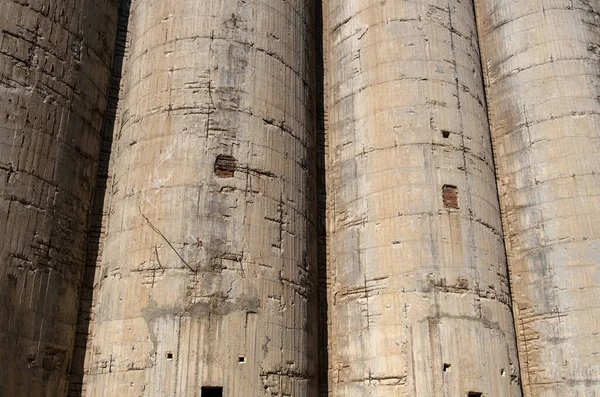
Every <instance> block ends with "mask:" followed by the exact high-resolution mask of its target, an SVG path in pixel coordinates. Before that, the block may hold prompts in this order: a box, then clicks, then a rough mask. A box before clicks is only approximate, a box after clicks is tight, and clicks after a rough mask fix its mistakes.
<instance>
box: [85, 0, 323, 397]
mask: <svg viewBox="0 0 600 397" xmlns="http://www.w3.org/2000/svg"><path fill="white" fill-rule="evenodd" d="M312 8H313V4H312V1H308V0H295V1H283V2H282V1H279V0H267V1H251V0H247V1H237V0H235V1H234V0H231V1H229V0H228V1H221V0H210V1H197V0H183V1H177V2H173V1H168V0H138V1H135V2H134V3H133V4H132V7H131V10H130V11H131V16H130V21H129V30H130V38H129V40H130V47H129V48H130V52H129V54H128V55H127V61H126V64H125V73H124V75H123V80H122V82H123V92H122V98H121V103H120V114H119V115H118V117H117V123H116V128H115V131H114V134H115V135H114V143H113V148H112V158H111V172H110V173H111V179H110V181H111V182H110V185H109V189H110V191H109V192H108V195H107V204H106V206H107V223H106V230H105V233H106V235H105V238H104V240H103V241H102V242H101V244H102V261H101V262H100V263H99V266H98V272H97V275H96V288H95V293H94V301H93V307H92V324H91V328H90V342H89V345H88V352H87V358H86V376H85V379H84V394H85V395H88V396H95V397H98V396H116V395H119V396H166V395H169V396H200V395H201V394H202V393H201V387H202V386H220V387H223V392H224V395H226V396H242V395H251V396H285V395H287V396H312V395H314V392H316V381H315V379H314V376H315V364H316V349H315V348H316V345H315V339H316V332H315V325H316V314H317V311H316V307H315V301H314V296H315V289H316V285H315V278H316V249H315V248H316V247H315V245H314V242H315V241H316V237H315V224H314V214H315V212H316V211H315V202H316V200H315V166H314V164H315V123H314V120H315V116H314V114H315V101H314V97H315V92H314V88H315V84H314V80H315V79H314V71H313V70H314V69H313V67H314V48H313V41H314V38H313V36H312V31H311V30H312V27H313V25H312V24H313V9H312Z"/></svg>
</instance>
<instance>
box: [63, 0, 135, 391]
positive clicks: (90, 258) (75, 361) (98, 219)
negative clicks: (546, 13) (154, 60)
mask: <svg viewBox="0 0 600 397" xmlns="http://www.w3.org/2000/svg"><path fill="white" fill-rule="evenodd" d="M131 1H132V0H121V1H120V2H119V14H118V15H119V16H118V18H119V20H118V24H117V32H116V40H115V50H114V55H113V64H112V73H111V77H110V83H109V87H108V93H107V104H106V111H105V115H104V123H103V125H102V142H101V147H100V157H99V162H98V171H97V175H96V185H95V187H94V196H93V202H92V208H91V211H90V215H89V229H88V238H87V251H86V258H85V268H84V270H83V279H82V282H81V291H80V301H79V312H78V316H77V328H76V332H75V347H74V350H73V358H72V361H71V363H70V370H69V375H70V379H69V389H68V393H67V395H68V397H80V396H81V395H82V394H83V392H84V386H83V377H84V364H85V355H86V345H87V342H88V333H89V327H90V321H91V311H92V295H93V292H94V276H95V273H96V264H97V263H98V261H99V259H100V258H101V255H102V252H101V247H100V246H101V242H102V235H103V221H104V219H103V217H104V198H105V196H106V191H107V188H108V183H109V163H110V155H111V147H112V142H113V134H114V130H115V120H116V116H117V106H118V101H119V91H120V86H121V78H122V72H123V63H124V60H125V54H126V48H127V29H128V23H129V10H130V8H131Z"/></svg>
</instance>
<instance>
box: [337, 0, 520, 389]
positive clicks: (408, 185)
mask: <svg viewBox="0 0 600 397" xmlns="http://www.w3.org/2000/svg"><path fill="white" fill-rule="evenodd" d="M326 12H327V14H328V15H327V18H328V27H327V33H328V34H329V43H330V45H329V59H328V63H327V65H328V67H329V71H328V73H329V95H330V98H329V99H328V100H329V103H330V108H329V110H330V113H329V127H330V129H329V133H330V137H329V143H330V147H331V153H330V159H331V164H330V167H331V174H330V175H329V177H330V178H331V179H330V183H329V186H330V188H331V191H330V192H329V194H328V199H329V200H330V206H329V208H330V216H331V217H332V220H331V222H332V224H333V227H332V231H331V240H330V247H331V252H330V258H331V263H330V266H331V268H332V269H331V274H330V277H331V280H330V282H331V284H332V286H333V290H332V291H331V295H332V298H331V302H330V303H329V310H330V317H331V334H330V337H331V355H330V358H329V364H330V368H331V369H330V376H331V391H332V396H333V397H342V396H366V395H369V396H374V397H379V396H381V397H383V396H386V397H388V396H390V397H391V396H394V397H397V396H411V397H413V396H417V397H431V396H435V397H442V396H471V397H474V396H494V397H501V396H520V395H521V391H520V385H519V379H518V364H517V354H516V342H515V335H514V324H513V318H512V313H511V307H510V305H511V304H510V293H509V287H508V281H507V271H506V259H505V253H504V246H503V242H502V235H501V222H500V213H499V208H498V199H497V192H496V183H495V176H494V166H493V161H492V152H491V144H490V139H489V129H488V122H487V118H486V109H485V105H484V92H483V82H482V76H481V70H480V62H479V54H478V46H477V36H476V29H475V18H474V11H473V6H472V2H471V1H458V0H450V1H448V2H440V1H433V0H430V1H422V2H409V1H402V0H388V1H385V2H372V1H364V0H329V1H328V5H327V6H326Z"/></svg>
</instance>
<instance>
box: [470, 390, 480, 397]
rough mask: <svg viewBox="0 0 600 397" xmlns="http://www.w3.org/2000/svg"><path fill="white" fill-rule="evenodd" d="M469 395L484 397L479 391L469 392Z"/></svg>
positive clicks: (471, 396)
mask: <svg viewBox="0 0 600 397" xmlns="http://www.w3.org/2000/svg"><path fill="white" fill-rule="evenodd" d="M467 397H483V393H481V392H478V391H470V392H468V393H467Z"/></svg>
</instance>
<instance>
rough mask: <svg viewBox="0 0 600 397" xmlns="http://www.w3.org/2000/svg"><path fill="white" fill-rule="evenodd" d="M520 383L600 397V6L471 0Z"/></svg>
mask: <svg viewBox="0 0 600 397" xmlns="http://www.w3.org/2000/svg"><path fill="white" fill-rule="evenodd" d="M475 3H476V5H477V16H478V23H479V28H480V37H481V46H482V52H483V62H484V65H485V68H484V69H485V70H484V71H485V76H486V83H487V93H488V101H489V108H490V123H491V129H492V137H493V142H494V151H495V155H496V165H497V168H498V171H497V172H498V183H499V191H500V202H501V204H502V213H503V223H504V230H505V233H506V246H507V252H508V259H509V266H510V271H511V282H512V288H513V293H514V309H515V317H516V326H517V330H518V340H519V355H520V360H521V369H522V371H523V385H524V391H525V395H527V396H531V397H533V396H536V397H537V396H544V397H555V396H556V397H557V396H597V395H600V367H599V366H598V362H599V358H598V357H599V353H600V320H599V318H600V307H599V306H598V296H599V293H600V266H599V265H600V223H599V222H598V220H599V219H600V134H599V131H600V127H599V125H600V103H599V101H598V97H599V94H600V77H599V75H600V63H599V60H600V47H599V45H600V25H599V23H600V17H599V16H600V4H599V3H598V2H596V1H587V0H572V1H571V0H552V1H542V0H521V1H514V0H476V1H475Z"/></svg>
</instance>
